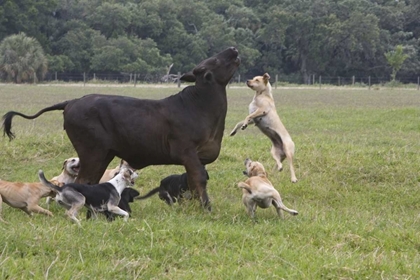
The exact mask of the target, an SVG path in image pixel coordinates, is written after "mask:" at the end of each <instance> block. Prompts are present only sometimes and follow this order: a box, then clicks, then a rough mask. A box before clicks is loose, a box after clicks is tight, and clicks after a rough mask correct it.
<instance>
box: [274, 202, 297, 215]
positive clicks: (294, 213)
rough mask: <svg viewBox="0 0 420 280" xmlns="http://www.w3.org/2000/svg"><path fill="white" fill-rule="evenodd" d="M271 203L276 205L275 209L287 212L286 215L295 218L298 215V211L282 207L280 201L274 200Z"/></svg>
mask: <svg viewBox="0 0 420 280" xmlns="http://www.w3.org/2000/svg"><path fill="white" fill-rule="evenodd" d="M273 203H275V204H277V205H276V208H280V209H281V210H283V211H285V212H287V213H289V214H291V215H293V216H296V215H297V214H299V212H298V211H296V210H293V209H289V208H287V207H286V205H284V204H283V202H282V201H277V200H274V201H273Z"/></svg>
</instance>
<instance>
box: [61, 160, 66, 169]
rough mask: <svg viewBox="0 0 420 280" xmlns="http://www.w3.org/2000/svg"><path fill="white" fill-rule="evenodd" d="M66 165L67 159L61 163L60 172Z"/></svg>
mask: <svg viewBox="0 0 420 280" xmlns="http://www.w3.org/2000/svg"><path fill="white" fill-rule="evenodd" d="M66 164H67V159H66V160H65V161H64V162H63V168H61V170H64V168H65V167H66Z"/></svg>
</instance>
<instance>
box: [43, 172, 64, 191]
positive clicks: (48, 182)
mask: <svg viewBox="0 0 420 280" xmlns="http://www.w3.org/2000/svg"><path fill="white" fill-rule="evenodd" d="M38 178H39V181H40V182H41V183H42V184H43V185H44V186H46V187H49V188H50V189H52V190H53V191H55V192H57V193H59V192H61V191H62V189H61V188H60V187H59V186H57V185H54V184H53V183H51V182H50V181H48V180H47V179H46V178H45V175H44V171H42V170H39V171H38Z"/></svg>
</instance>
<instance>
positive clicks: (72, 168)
mask: <svg viewBox="0 0 420 280" xmlns="http://www.w3.org/2000/svg"><path fill="white" fill-rule="evenodd" d="M79 169H80V160H79V158H77V157H72V158H68V159H66V160H65V161H64V162H63V168H62V172H61V174H60V175H58V176H55V177H54V178H52V179H51V181H54V182H57V183H58V184H59V185H64V184H68V183H74V182H75V181H76V178H77V175H78V174H79ZM52 199H53V198H52V197H50V196H49V197H47V203H48V204H49V203H50V202H51V200H52Z"/></svg>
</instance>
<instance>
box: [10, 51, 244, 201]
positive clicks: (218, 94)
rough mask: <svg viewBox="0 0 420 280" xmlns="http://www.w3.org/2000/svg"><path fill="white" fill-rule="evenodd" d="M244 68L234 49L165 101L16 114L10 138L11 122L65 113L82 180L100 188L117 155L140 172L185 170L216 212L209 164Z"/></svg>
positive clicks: (67, 105)
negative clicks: (231, 88) (230, 88)
mask: <svg viewBox="0 0 420 280" xmlns="http://www.w3.org/2000/svg"><path fill="white" fill-rule="evenodd" d="M239 64H240V59H239V56H238V51H237V50H236V49H235V48H233V47H230V48H228V49H226V50H224V51H222V52H220V53H218V54H216V55H214V56H212V57H210V58H207V59H205V60H203V61H202V62H200V63H199V64H198V65H197V66H196V67H195V68H194V69H193V71H191V72H188V73H186V74H184V75H183V76H182V77H181V80H183V81H187V82H195V85H191V86H188V87H186V88H184V89H183V90H182V91H181V92H179V93H177V94H175V95H172V96H169V97H167V98H164V99H161V100H148V99H147V100H146V99H137V98H132V97H124V96H114V95H102V94H91V95H86V96H84V97H81V98H78V99H73V100H68V101H64V102H62V103H59V104H56V105H53V106H50V107H47V108H44V109H42V110H40V111H39V112H38V113H36V114H35V115H32V116H27V115H24V114H22V113H19V112H14V111H10V112H8V113H6V114H5V115H4V117H3V128H4V133H5V134H6V135H7V136H8V137H9V138H10V139H12V138H13V137H14V134H13V133H12V132H11V125H12V118H13V117H14V116H15V115H19V116H21V117H23V118H26V119H35V118H37V117H39V116H40V115H41V114H43V113H45V112H48V111H54V110H64V112H63V115H64V129H65V130H66V133H67V135H68V137H69V139H70V141H71V143H72V144H73V146H74V148H75V150H76V152H77V154H78V157H79V159H80V170H79V175H78V176H77V180H76V182H77V183H87V184H95V183H98V182H99V179H100V178H101V176H102V174H103V173H104V171H105V169H106V168H107V166H108V164H109V163H110V162H111V161H112V159H113V158H114V157H115V156H117V157H120V158H122V159H124V160H126V161H127V162H128V163H129V165H130V166H132V167H133V168H135V169H142V168H144V167H146V166H149V165H161V164H176V165H183V166H184V167H185V170H186V172H187V174H188V185H189V187H190V188H191V191H192V192H193V193H194V195H195V196H198V197H200V198H201V202H202V204H203V205H204V206H206V207H207V208H208V209H210V201H209V197H208V195H207V190H206V185H207V180H206V171H205V169H204V166H205V165H206V164H209V163H211V162H213V161H215V160H216V159H217V157H218V156H219V153H220V147H221V142H222V137H223V132H224V128H225V118H226V112H227V97H226V85H227V84H228V82H229V81H230V80H231V78H232V76H233V74H234V73H235V72H236V70H237V69H238V67H239Z"/></svg>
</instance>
